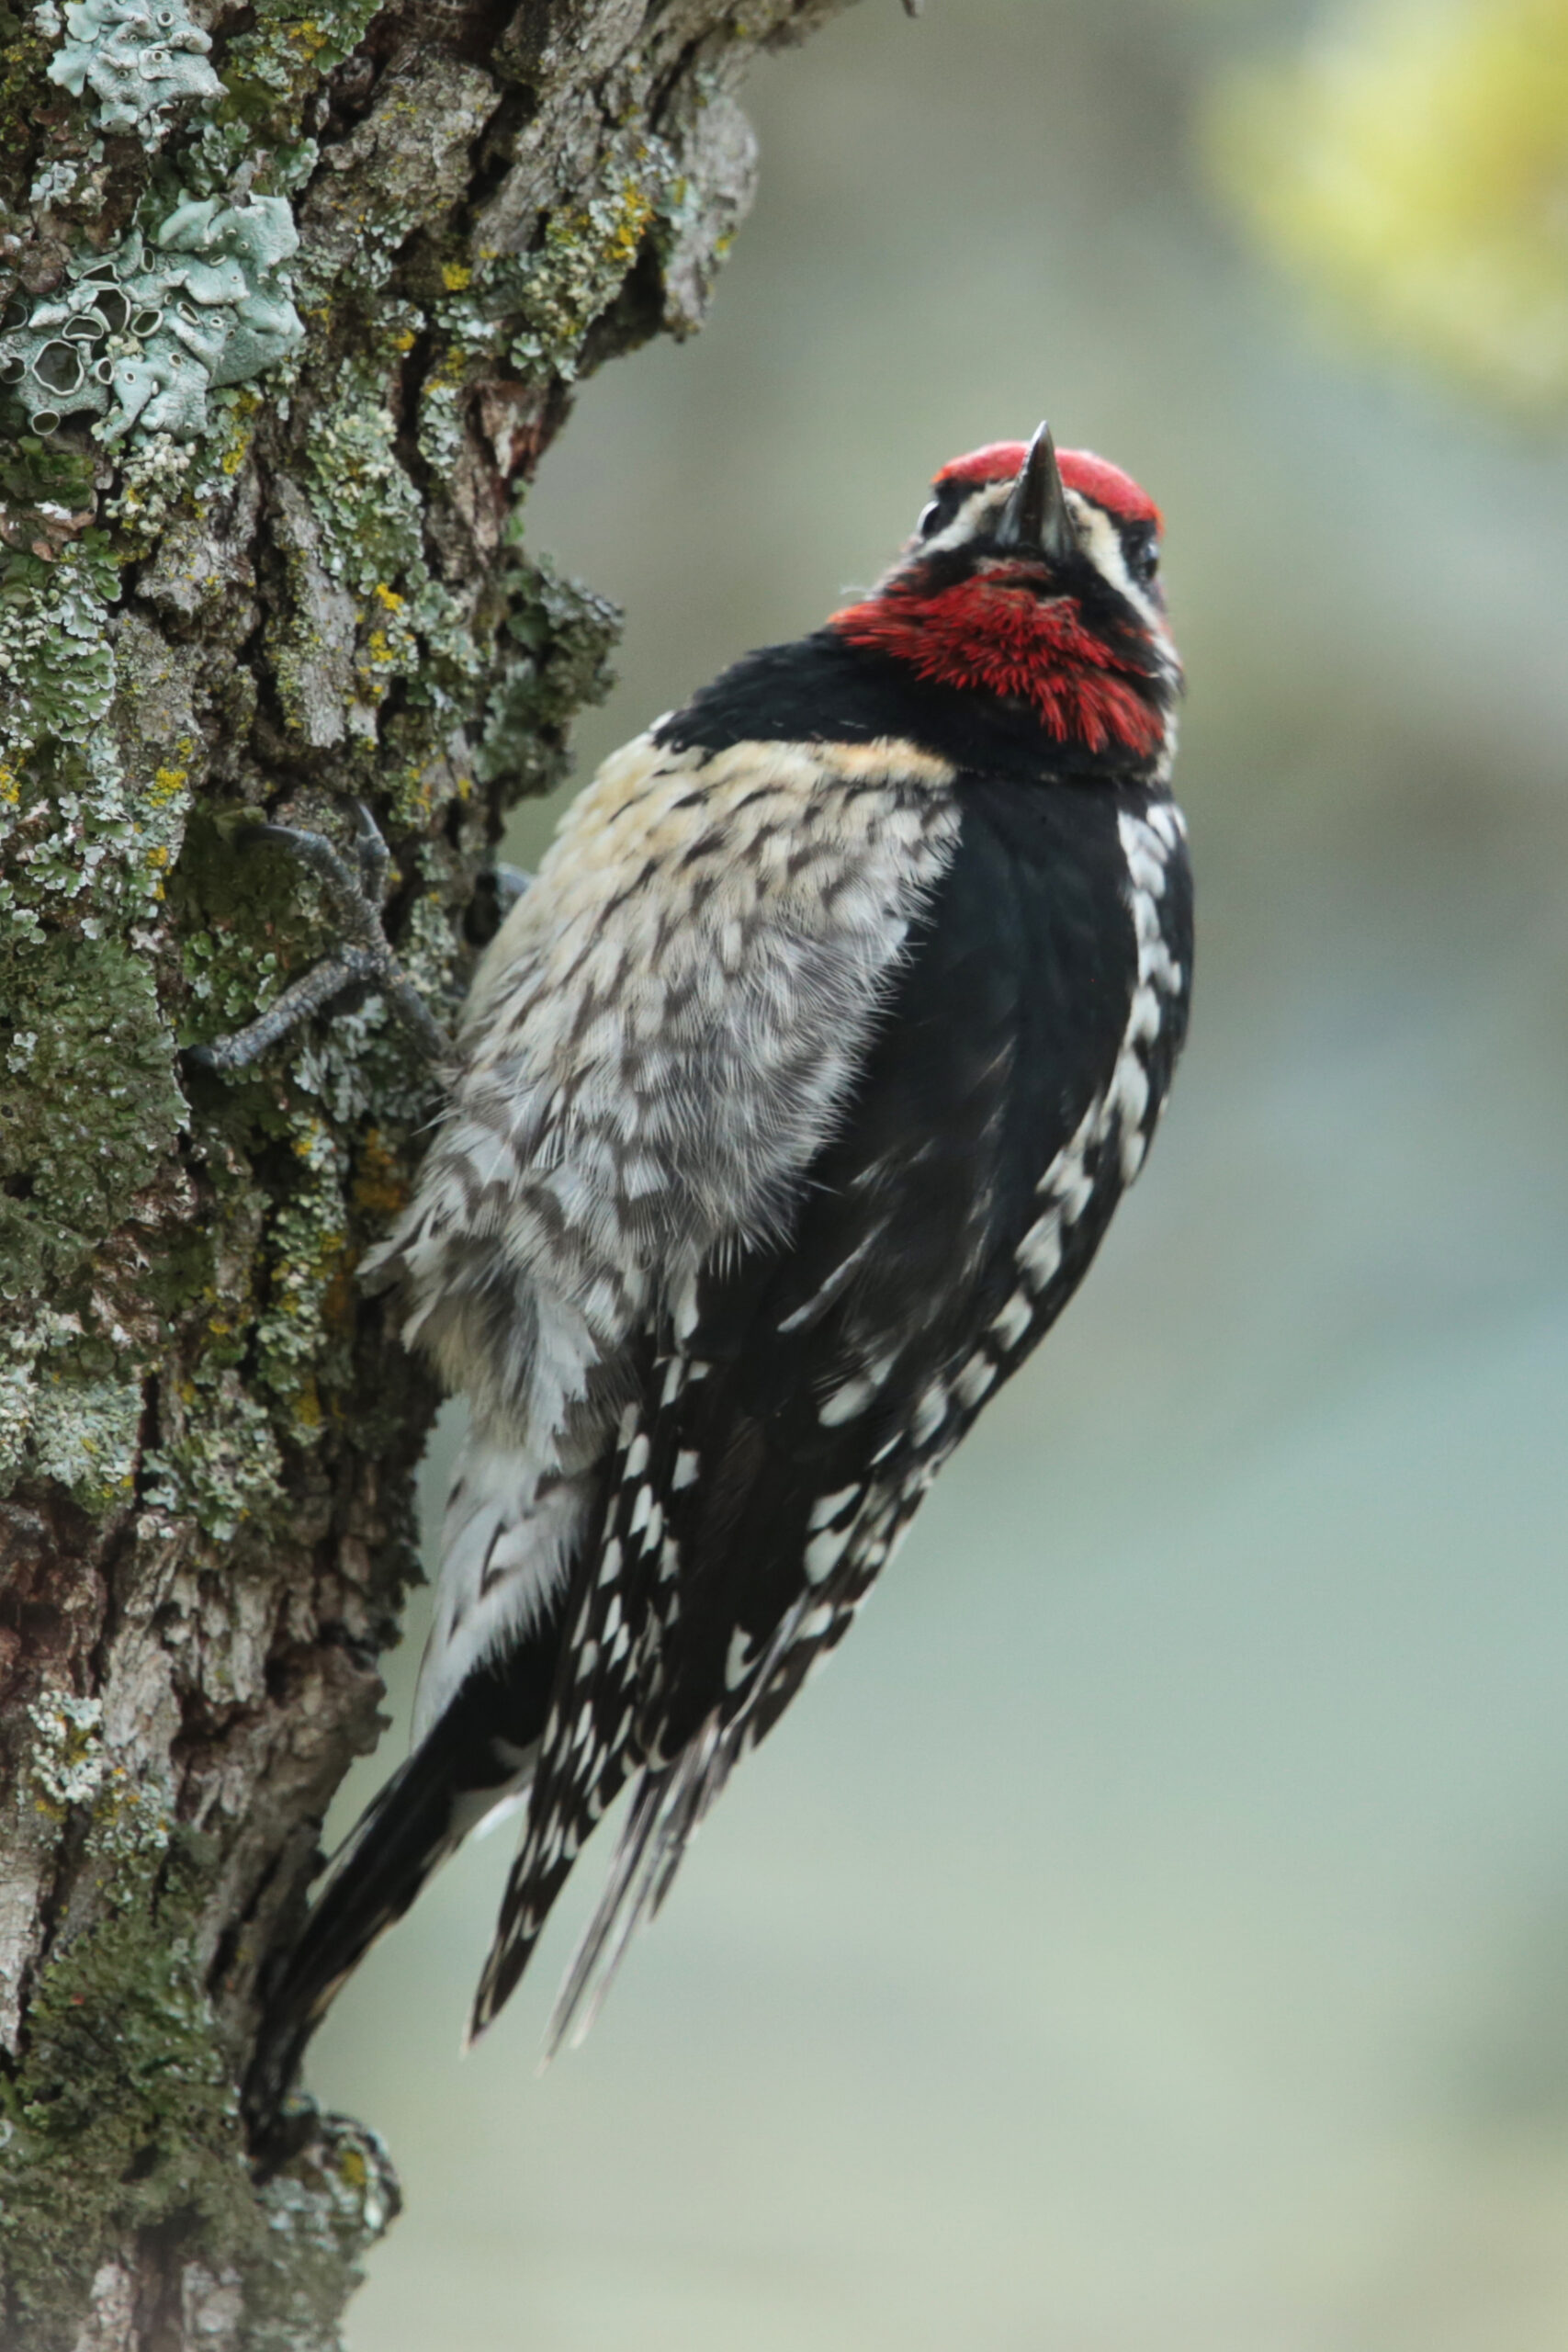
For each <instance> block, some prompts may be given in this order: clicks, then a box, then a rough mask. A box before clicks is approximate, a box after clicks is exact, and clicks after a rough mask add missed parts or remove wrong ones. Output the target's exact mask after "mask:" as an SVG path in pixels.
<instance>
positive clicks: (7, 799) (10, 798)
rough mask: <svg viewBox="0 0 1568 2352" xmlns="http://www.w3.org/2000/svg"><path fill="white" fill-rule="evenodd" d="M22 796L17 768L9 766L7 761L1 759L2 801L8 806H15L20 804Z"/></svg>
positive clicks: (0, 782)
mask: <svg viewBox="0 0 1568 2352" xmlns="http://www.w3.org/2000/svg"><path fill="white" fill-rule="evenodd" d="M21 797H22V779H21V776H20V775H19V774H18V773H17V770H16V769H15V768H9V767H7V766H6V763H5V762H4V761H3V760H0V803H3V804H4V805H5V807H6V808H7V809H15V808H17V807H18V806H19V805H20V802H21Z"/></svg>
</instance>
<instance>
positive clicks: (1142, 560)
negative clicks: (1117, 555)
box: [1126, 532, 1159, 588]
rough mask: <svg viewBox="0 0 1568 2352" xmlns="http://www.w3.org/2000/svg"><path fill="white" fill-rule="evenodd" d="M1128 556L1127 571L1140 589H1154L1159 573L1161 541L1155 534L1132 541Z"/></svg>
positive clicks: (1128, 547) (1129, 543)
mask: <svg viewBox="0 0 1568 2352" xmlns="http://www.w3.org/2000/svg"><path fill="white" fill-rule="evenodd" d="M1126 554H1127V569H1128V571H1130V572H1131V573H1132V575H1133V577H1134V580H1135V581H1136V582H1137V583H1138V585H1139V587H1140V588H1149V587H1152V586H1153V584H1154V581H1155V577H1156V573H1157V572H1158V571H1159V541H1158V540H1157V539H1156V537H1154V534H1153V533H1152V532H1151V533H1150V534H1149V535H1148V537H1138V538H1135V539H1133V540H1130V541H1129V542H1128V546H1127V550H1126Z"/></svg>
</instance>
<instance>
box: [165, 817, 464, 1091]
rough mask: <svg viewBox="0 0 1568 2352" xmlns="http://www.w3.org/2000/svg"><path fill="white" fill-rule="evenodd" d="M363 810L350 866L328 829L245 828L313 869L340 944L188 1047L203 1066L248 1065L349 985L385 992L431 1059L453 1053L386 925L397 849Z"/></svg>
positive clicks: (255, 839) (249, 834)
mask: <svg viewBox="0 0 1568 2352" xmlns="http://www.w3.org/2000/svg"><path fill="white" fill-rule="evenodd" d="M358 814H359V828H358V833H357V836H356V839H355V845H354V862H353V864H352V865H351V864H350V863H349V861H348V859H347V858H345V857H344V855H343V854H342V852H341V851H340V850H339V849H337V848H336V847H335V845H334V844H333V842H330V841H328V839H327V837H326V835H325V834H324V833H312V832H307V831H303V830H302V829H301V828H299V826H296V825H272V824H266V825H254V826H250V827H248V828H247V830H246V832H245V834H244V837H243V838H244V839H245V840H246V841H248V842H276V843H277V844H278V845H279V847H280V848H283V849H287V850H288V852H289V854H291V855H292V856H294V857H297V858H298V859H299V863H300V864H301V865H305V866H308V867H309V868H310V872H311V873H312V874H313V875H314V876H315V877H316V879H317V881H318V882H319V883H320V884H321V888H322V889H323V890H324V891H325V893H326V896H327V899H328V902H329V904H330V906H331V908H332V910H333V914H334V915H335V916H336V918H337V921H338V922H339V924H340V926H341V929H342V933H343V936H342V942H341V944H340V945H339V946H338V947H337V948H336V949H334V951H333V954H332V955H330V956H323V957H322V958H321V962H320V963H319V964H314V965H312V966H311V967H310V970H309V971H308V972H304V973H301V975H300V977H299V979H297V980H291V981H290V982H289V984H288V987H287V988H286V989H284V990H283V991H282V993H281V995H279V996H277V997H275V998H274V1000H273V1001H272V1003H271V1004H269V1005H268V1006H267V1009H266V1011H265V1012H263V1013H260V1014H258V1016H257V1018H256V1019H255V1020H254V1021H251V1022H247V1023H246V1024H245V1026H244V1028H243V1029H236V1030H235V1031H233V1033H232V1034H231V1035H229V1036H227V1037H215V1038H214V1039H213V1041H212V1043H211V1044H210V1045H209V1046H187V1047H186V1061H188V1062H192V1063H194V1064H195V1065H196V1066H197V1069H209V1070H219V1071H226V1070H235V1069H246V1068H247V1067H248V1066H249V1065H250V1064H251V1063H252V1062H254V1061H255V1060H257V1059H258V1058H259V1057H260V1056H261V1055H263V1054H265V1052H266V1050H267V1048H268V1047H269V1046H276V1044H277V1042H278V1040H279V1039H280V1038H282V1037H287V1036H288V1034H289V1032H290V1031H291V1030H293V1029H297V1028H298V1027H299V1023H300V1022H301V1021H306V1020H309V1018H310V1015H311V1014H312V1013H315V1012H325V1011H326V1009H327V1007H328V1006H329V1005H331V1004H332V1003H333V1002H334V1001H335V1000H336V999H337V998H338V997H340V996H342V995H343V994H344V990H345V989H351V988H366V987H368V988H374V989H379V990H380V992H381V994H382V995H383V996H384V997H385V998H386V1000H387V1001H388V1003H389V1004H390V1005H391V1007H392V1009H393V1011H394V1012H396V1013H397V1015H398V1017H399V1019H400V1021H402V1022H403V1023H405V1025H406V1026H407V1027H408V1028H409V1029H410V1030H412V1033H413V1035H414V1036H415V1038H416V1039H417V1040H418V1042H419V1044H420V1046H422V1047H423V1050H424V1052H425V1053H426V1054H427V1055H428V1056H429V1057H430V1059H431V1060H432V1061H437V1062H438V1061H443V1060H445V1059H446V1057H448V1056H449V1054H450V1053H451V1050H452V1047H451V1041H450V1039H449V1038H448V1037H447V1035H446V1031H445V1030H444V1029H443V1028H442V1027H441V1026H440V1023H438V1022H437V1021H435V1020H434V1017H433V1016H432V1013H431V1011H430V1008H429V1006H428V1005H427V1004H426V1003H425V1001H424V999H423V997H422V996H421V995H420V993H419V990H418V989H416V988H415V987H414V985H413V982H412V980H411V979H410V978H409V977H408V974H407V973H406V972H405V971H404V970H403V967H402V966H401V965H400V963H399V961H398V958H397V955H396V953H395V951H394V949H393V947H392V944H391V942H390V941H389V939H388V937H387V934H386V932H385V930H384V928H383V926H382V922H381V908H382V905H383V903H384V901H385V899H386V895H387V881H388V876H389V873H390V870H391V863H392V861H391V854H390V852H389V850H388V847H387V844H386V842H384V841H383V840H382V838H381V835H380V831H379V830H378V826H377V823H376V820H375V819H374V818H373V817H372V816H371V814H370V811H369V810H368V809H367V808H366V807H365V806H364V804H363V802H361V803H360V804H359V809H358Z"/></svg>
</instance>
